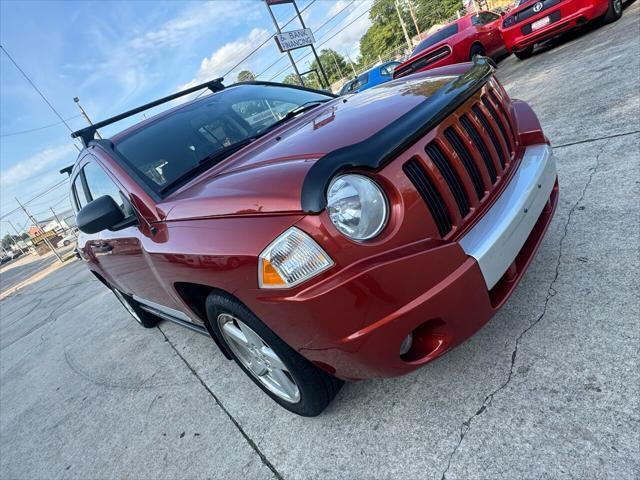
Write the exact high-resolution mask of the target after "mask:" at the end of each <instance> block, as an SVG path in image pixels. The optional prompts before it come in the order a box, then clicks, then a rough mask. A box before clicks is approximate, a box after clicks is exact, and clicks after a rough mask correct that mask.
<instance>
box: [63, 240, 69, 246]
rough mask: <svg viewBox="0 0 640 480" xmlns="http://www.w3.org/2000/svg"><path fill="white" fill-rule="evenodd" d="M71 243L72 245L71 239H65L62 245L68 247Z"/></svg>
mask: <svg viewBox="0 0 640 480" xmlns="http://www.w3.org/2000/svg"><path fill="white" fill-rule="evenodd" d="M69 245H71V242H70V241H69V240H65V241H64V242H62V246H64V247H68V246H69Z"/></svg>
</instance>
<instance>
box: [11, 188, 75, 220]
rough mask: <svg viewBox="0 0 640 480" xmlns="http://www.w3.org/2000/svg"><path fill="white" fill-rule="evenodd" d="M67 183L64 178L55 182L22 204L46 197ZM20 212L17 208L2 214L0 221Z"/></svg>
mask: <svg viewBox="0 0 640 480" xmlns="http://www.w3.org/2000/svg"><path fill="white" fill-rule="evenodd" d="M67 182H69V178H65V179H64V180H61V181H60V182H57V183H55V184H53V185H52V186H50V187H48V188H47V189H45V190H44V191H42V192H40V193H38V194H37V195H35V196H34V197H32V198H31V199H29V200H27V201H26V202H24V204H25V205H29V204H30V203H31V202H33V201H34V200H36V199H38V198H40V197H43V196H44V195H46V194H47V193H49V192H51V191H53V190H55V189H56V188H59V187H61V186H62V185H64V184H65V183H67ZM19 210H21V208H20V207H18V208H14V209H13V210H11V211H10V212H7V213H4V214H2V215H1V216H0V219H2V218H5V217H8V216H9V215H11V214H13V213H15V212H17V211H19Z"/></svg>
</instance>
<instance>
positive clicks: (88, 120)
mask: <svg viewBox="0 0 640 480" xmlns="http://www.w3.org/2000/svg"><path fill="white" fill-rule="evenodd" d="M73 101H74V102H76V105H78V108H79V109H80V113H82V116H83V117H84V118H85V119H86V120H87V122H89V125H93V122H92V121H91V119H90V118H89V115H87V112H85V111H84V108H82V105H80V99H79V98H78V97H73ZM96 136H97V137H98V138H100V139H102V137H101V136H100V132H98V130H96Z"/></svg>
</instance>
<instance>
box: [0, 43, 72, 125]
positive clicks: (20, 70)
mask: <svg viewBox="0 0 640 480" xmlns="http://www.w3.org/2000/svg"><path fill="white" fill-rule="evenodd" d="M0 49H1V50H2V51H3V52H4V54H5V55H6V56H7V57H8V58H9V60H11V63H13V65H14V66H15V67H16V68H17V69H18V71H19V72H20V73H21V74H22V76H23V77H24V78H25V79H26V80H27V82H29V84H30V85H31V86H32V87H33V89H34V90H35V91H36V92H38V95H40V97H42V100H44V102H45V103H46V104H47V105H49V108H50V109H51V110H52V111H53V113H55V114H56V115H57V117H58V118H59V119H60V122H61V123H64V125H65V126H66V127H67V128H68V129H69V131H70V132H73V129H72V128H71V127H70V126H69V124H68V123H67V121H66V120H65V119H64V118H62V115H60V114H59V113H58V111H57V110H56V109H55V108H54V107H53V105H51V102H49V100H47V97H45V96H44V94H43V93H42V92H41V91H40V89H39V88H38V87H37V86H36V84H35V83H33V81H31V78H29V75H27V74H26V73H25V72H24V70H22V68H20V65H18V64H17V63H16V61H15V60H14V59H13V57H12V56H11V55H10V54H9V52H7V49H6V48H4V46H3V45H0Z"/></svg>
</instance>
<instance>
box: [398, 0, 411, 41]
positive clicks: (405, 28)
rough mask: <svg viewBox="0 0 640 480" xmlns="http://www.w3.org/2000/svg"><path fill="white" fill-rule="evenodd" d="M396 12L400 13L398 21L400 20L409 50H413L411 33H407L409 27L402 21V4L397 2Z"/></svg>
mask: <svg viewBox="0 0 640 480" xmlns="http://www.w3.org/2000/svg"><path fill="white" fill-rule="evenodd" d="M394 3H395V5H396V12H398V19H399V20H400V26H401V27H402V32H403V33H404V39H405V40H406V41H407V46H408V47H409V50H412V49H413V45H412V44H411V39H410V38H409V32H407V27H406V25H405V24H404V20H403V19H402V14H401V13H400V2H399V1H398V0H395V2H394Z"/></svg>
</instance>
